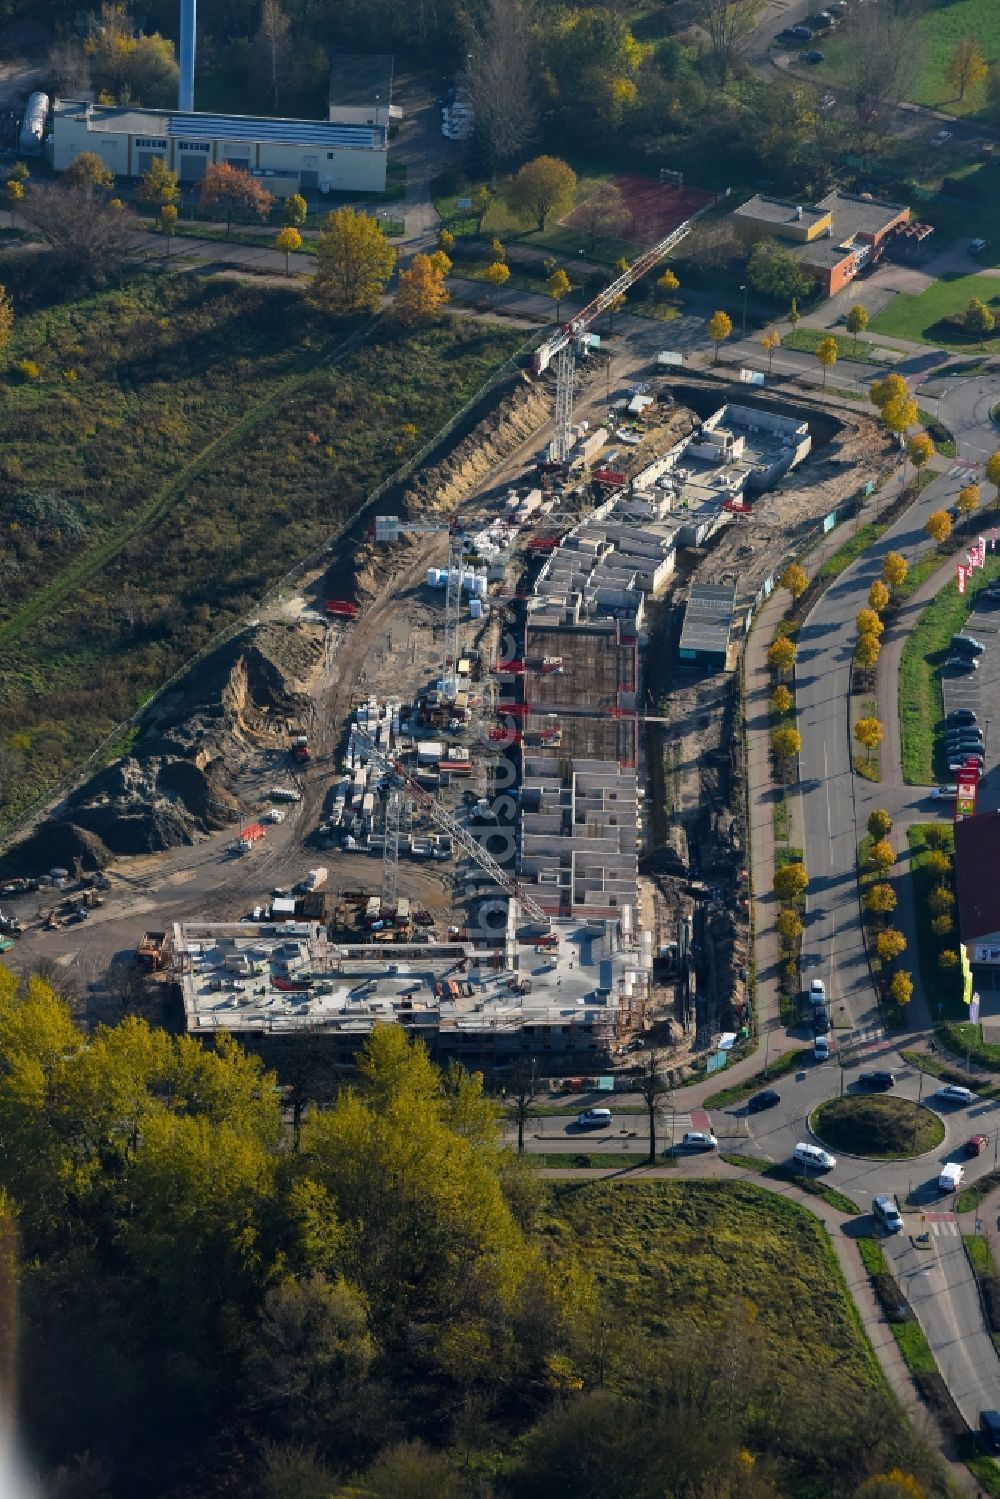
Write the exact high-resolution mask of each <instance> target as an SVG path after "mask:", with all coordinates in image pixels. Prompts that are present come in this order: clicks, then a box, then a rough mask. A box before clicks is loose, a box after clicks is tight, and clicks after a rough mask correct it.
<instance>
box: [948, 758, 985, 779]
mask: <svg viewBox="0 0 1000 1499" xmlns="http://www.w3.org/2000/svg"><path fill="white" fill-rule="evenodd" d="M948 769H949V770H950V771H951V773H952V775H955V776H957V775H958V772H959V771H960V770H978V771H979V774H980V775H981V776H982V775H985V774H986V761H985V760H984V759H983V757H982V755H963V756H962V757H961V759H954V760H951V761H950V762H949V764H948Z"/></svg>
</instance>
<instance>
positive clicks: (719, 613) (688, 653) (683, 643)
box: [678, 583, 736, 671]
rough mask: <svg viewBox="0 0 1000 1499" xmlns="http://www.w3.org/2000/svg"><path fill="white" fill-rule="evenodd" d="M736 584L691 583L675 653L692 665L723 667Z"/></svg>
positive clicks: (717, 669) (730, 631) (731, 624)
mask: <svg viewBox="0 0 1000 1499" xmlns="http://www.w3.org/2000/svg"><path fill="white" fill-rule="evenodd" d="M735 603H736V584H735V583H724V584H720V585H719V586H714V585H712V584H708V583H694V584H692V587H691V592H690V593H689V594H688V600H687V604H686V605H685V607H684V624H683V626H682V628H681V639H680V646H679V648H678V655H679V657H680V659H681V660H682V661H685V662H688V663H689V664H690V665H692V666H706V667H710V668H712V669H713V670H716V671H722V670H724V669H725V666H726V662H727V659H728V655H729V638H730V636H731V634H732V630H733V611H734V607H735Z"/></svg>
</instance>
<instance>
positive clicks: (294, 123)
mask: <svg viewBox="0 0 1000 1499" xmlns="http://www.w3.org/2000/svg"><path fill="white" fill-rule="evenodd" d="M387 134H388V131H387V126H386V124H385V122H383V123H382V124H378V125H376V124H370V125H369V124H364V125H359V124H338V123H335V122H332V121H326V120H281V119H268V118H263V117H254V116H251V115H215V114H200V113H195V112H193V111H191V112H182V111H179V110H172V109H133V108H130V107H129V106H128V105H104V104H90V103H88V102H87V101H85V100H80V99H57V100H56V101H55V104H54V106H53V120H52V143H51V144H52V165H53V167H54V168H55V170H56V171H57V172H63V171H65V170H66V168H67V167H68V166H69V165H70V164H71V163H72V162H73V161H75V160H76V158H77V156H79V155H80V153H81V151H92V152H94V153H95V154H96V155H97V156H99V157H100V158H101V160H102V161H103V162H105V163H106V165H107V166H109V167H110V168H111V170H112V171H113V172H114V173H115V175H116V176H117V177H141V176H142V174H143V173H144V172H145V171H147V170H148V168H149V167H150V165H151V164H152V162H153V161H155V160H156V159H157V158H159V159H160V160H162V161H165V162H166V163H167V165H168V166H169V167H170V168H171V170H172V171H175V172H177V173H178V175H179V177H180V179H181V181H182V182H184V183H193V182H197V181H198V180H199V179H200V178H201V177H202V176H203V175H204V173H205V169H206V167H207V166H208V165H209V164H210V163H214V164H218V163H221V162H226V163H228V164H229V165H230V166H233V167H238V168H241V169H242V170H243V171H247V172H250V173H251V175H252V176H254V177H259V178H260V179H261V181H262V183H263V185H264V186H265V187H266V188H267V189H268V191H269V192H271V193H273V194H274V195H275V196H276V197H287V196H288V195H289V194H290V193H297V192H302V193H310V192H317V191H318V192H321V193H325V192H369V193H380V192H384V191H385V174H386V163H387V149H388V148H387Z"/></svg>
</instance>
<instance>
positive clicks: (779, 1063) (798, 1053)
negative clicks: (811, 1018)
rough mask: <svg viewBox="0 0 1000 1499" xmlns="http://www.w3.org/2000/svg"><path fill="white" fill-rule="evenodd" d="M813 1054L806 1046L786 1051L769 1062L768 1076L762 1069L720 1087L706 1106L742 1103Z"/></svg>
mask: <svg viewBox="0 0 1000 1499" xmlns="http://www.w3.org/2000/svg"><path fill="white" fill-rule="evenodd" d="M811 1056H812V1052H811V1051H810V1050H809V1048H808V1047H805V1046H799V1047H796V1048H795V1050H794V1051H786V1052H784V1053H782V1055H781V1056H780V1057H775V1058H774V1059H773V1061H771V1062H770V1063H769V1065H768V1069H767V1076H766V1077H765V1076H764V1073H763V1072H762V1071H761V1072H756V1073H754V1075H753V1077H748V1078H746V1079H745V1080H744V1081H743V1082H742V1083H733V1085H732V1087H730V1088H720V1090H719V1092H718V1093H710V1094H709V1096H708V1097H707V1098H706V1099H705V1108H706V1109H727V1108H729V1107H730V1105H731V1104H734V1103H742V1102H743V1100H744V1099H745V1098H749V1097H750V1094H751V1093H756V1092H757V1091H758V1089H760V1088H766V1087H768V1086H770V1085H771V1084H773V1083H774V1081H775V1080H776V1079H777V1078H779V1077H784V1076H785V1074H786V1073H788V1072H795V1071H797V1069H798V1068H799V1067H801V1066H802V1064H803V1063H804V1062H806V1061H808V1060H809V1058H810V1057H811Z"/></svg>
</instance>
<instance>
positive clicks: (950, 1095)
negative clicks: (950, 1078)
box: [934, 1083, 976, 1103]
mask: <svg viewBox="0 0 1000 1499" xmlns="http://www.w3.org/2000/svg"><path fill="white" fill-rule="evenodd" d="M934 1097H935V1098H940V1100H941V1102H942V1103H973V1102H974V1101H975V1097H976V1095H975V1094H974V1093H973V1091H972V1089H971V1088H963V1087H960V1086H959V1084H958V1083H947V1084H946V1085H945V1086H944V1087H943V1088H939V1089H938V1090H937V1092H936V1093H935V1095H934Z"/></svg>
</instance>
